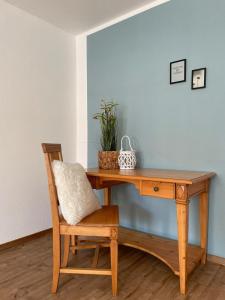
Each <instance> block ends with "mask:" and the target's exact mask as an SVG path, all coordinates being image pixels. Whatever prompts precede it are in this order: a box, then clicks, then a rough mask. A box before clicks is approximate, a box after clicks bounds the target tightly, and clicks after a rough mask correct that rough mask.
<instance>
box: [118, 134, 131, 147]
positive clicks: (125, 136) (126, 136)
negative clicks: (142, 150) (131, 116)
mask: <svg viewBox="0 0 225 300" xmlns="http://www.w3.org/2000/svg"><path fill="white" fill-rule="evenodd" d="M125 138H127V139H128V143H129V147H130V150H131V151H134V149H133V148H132V147H131V143H130V138H129V136H128V135H124V136H123V137H122V138H121V149H120V151H124V150H123V140H124V139H125Z"/></svg>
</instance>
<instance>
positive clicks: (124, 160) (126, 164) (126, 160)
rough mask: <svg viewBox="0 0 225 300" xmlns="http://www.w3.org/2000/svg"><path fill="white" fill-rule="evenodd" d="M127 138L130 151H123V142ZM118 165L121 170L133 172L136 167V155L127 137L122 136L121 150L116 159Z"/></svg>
mask: <svg viewBox="0 0 225 300" xmlns="http://www.w3.org/2000/svg"><path fill="white" fill-rule="evenodd" d="M125 138H127V139H128V142H129V147H130V150H127V151H125V150H123V140H124V139H125ZM118 163H119V166H120V169H121V170H133V169H135V166H136V155H135V151H134V149H133V148H132V147H131V143H130V138H129V136H128V135H124V136H123V137H122V139H121V149H120V154H119V157H118Z"/></svg>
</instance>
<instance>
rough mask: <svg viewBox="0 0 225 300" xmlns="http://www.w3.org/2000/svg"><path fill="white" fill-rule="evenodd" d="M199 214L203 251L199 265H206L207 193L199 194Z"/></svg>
mask: <svg viewBox="0 0 225 300" xmlns="http://www.w3.org/2000/svg"><path fill="white" fill-rule="evenodd" d="M199 201H200V203H199V213H200V236H201V248H202V250H203V253H202V259H201V263H202V264H205V263H206V249H207V233H208V192H204V193H201V194H200V199H199Z"/></svg>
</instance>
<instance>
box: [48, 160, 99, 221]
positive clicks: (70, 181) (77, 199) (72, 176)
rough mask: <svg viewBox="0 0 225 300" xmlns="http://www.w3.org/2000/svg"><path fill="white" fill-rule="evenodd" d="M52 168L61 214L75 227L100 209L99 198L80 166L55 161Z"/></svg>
mask: <svg viewBox="0 0 225 300" xmlns="http://www.w3.org/2000/svg"><path fill="white" fill-rule="evenodd" d="M52 168H53V173H54V176H55V184H56V188H57V193H58V199H59V204H60V208H61V212H62V215H63V217H64V219H65V220H66V221H67V223H68V224H70V225H75V224H77V223H79V222H80V221H81V220H82V219H83V218H84V217H86V216H87V215H89V214H91V213H93V212H94V211H96V210H97V209H99V208H100V205H99V202H98V199H97V196H96V195H95V193H94V191H93V190H92V188H91V185H90V182H89V181H88V179H87V176H86V173H85V170H84V168H83V167H82V166H81V165H80V164H78V163H76V164H68V163H64V162H62V161H59V160H54V161H53V163H52Z"/></svg>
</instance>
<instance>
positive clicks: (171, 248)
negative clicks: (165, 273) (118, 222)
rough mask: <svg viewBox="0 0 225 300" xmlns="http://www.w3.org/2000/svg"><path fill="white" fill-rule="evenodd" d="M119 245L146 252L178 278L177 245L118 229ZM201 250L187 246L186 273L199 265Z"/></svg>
mask: <svg viewBox="0 0 225 300" xmlns="http://www.w3.org/2000/svg"><path fill="white" fill-rule="evenodd" d="M119 243H120V244H121V245H124V246H129V247H133V248H136V249H139V250H141V251H144V252H147V253H149V254H151V255H153V256H155V257H157V258H158V259H160V260H161V261H162V262H164V263H165V264H166V265H167V266H168V267H169V268H170V269H171V270H172V271H173V272H174V274H175V275H177V276H179V261H178V243H177V241H176V240H170V239H165V238H161V237H158V236H154V235H151V234H148V233H144V232H140V231H135V230H131V229H128V228H124V227H120V229H119ZM201 257H202V249H201V248H200V247H198V246H193V245H188V264H187V272H188V274H190V273H191V272H192V271H193V270H194V269H195V267H196V266H197V265H198V264H199V262H200V260H201Z"/></svg>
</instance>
